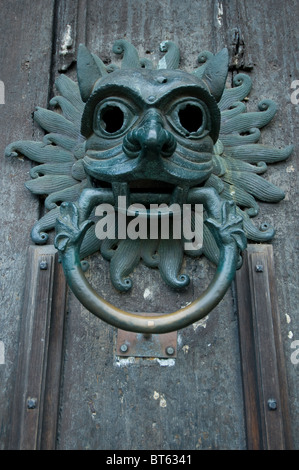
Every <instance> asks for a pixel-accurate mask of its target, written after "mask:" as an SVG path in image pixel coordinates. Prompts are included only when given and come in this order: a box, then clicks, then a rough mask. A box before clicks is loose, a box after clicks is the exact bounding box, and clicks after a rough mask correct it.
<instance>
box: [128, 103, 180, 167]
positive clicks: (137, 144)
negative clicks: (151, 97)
mask: <svg viewBox="0 0 299 470" xmlns="http://www.w3.org/2000/svg"><path fill="white" fill-rule="evenodd" d="M175 148H176V140H175V138H174V136H173V135H172V134H171V133H170V132H169V131H167V130H166V129H164V125H163V119H162V116H161V114H160V113H159V112H158V111H157V110H154V109H151V110H149V111H148V112H147V113H146V115H145V116H144V119H143V120H142V121H141V123H140V124H139V126H138V127H137V128H135V129H133V130H132V131H131V132H129V133H128V134H127V135H126V136H125V138H124V142H123V151H124V152H125V154H126V155H127V156H128V157H130V158H136V157H138V156H140V157H143V158H146V159H149V160H155V159H158V158H160V157H161V156H162V157H170V156H171V155H172V154H173V152H174V151H175Z"/></svg>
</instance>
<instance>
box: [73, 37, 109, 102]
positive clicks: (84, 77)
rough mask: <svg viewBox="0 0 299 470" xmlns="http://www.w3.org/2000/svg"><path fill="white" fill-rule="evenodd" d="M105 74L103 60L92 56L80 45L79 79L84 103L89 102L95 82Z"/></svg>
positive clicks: (78, 60) (78, 59)
mask: <svg viewBox="0 0 299 470" xmlns="http://www.w3.org/2000/svg"><path fill="white" fill-rule="evenodd" d="M105 73H107V72H106V70H105V65H104V64H103V62H102V61H101V59H100V58H99V57H96V56H94V55H93V54H91V53H90V52H89V50H88V49H87V48H86V47H85V46H84V45H83V44H80V45H79V50H78V57H77V78H78V84H79V88H80V93H81V98H82V100H83V101H84V102H86V101H87V100H88V98H89V96H90V94H91V92H92V89H93V86H94V84H95V82H96V81H97V80H98V79H99V78H100V77H102V76H103V75H104V74H105Z"/></svg>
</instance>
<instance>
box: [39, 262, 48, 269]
mask: <svg viewBox="0 0 299 470" xmlns="http://www.w3.org/2000/svg"><path fill="white" fill-rule="evenodd" d="M39 267H40V269H43V270H45V269H48V263H47V261H46V260H42V261H41V262H40V263H39Z"/></svg>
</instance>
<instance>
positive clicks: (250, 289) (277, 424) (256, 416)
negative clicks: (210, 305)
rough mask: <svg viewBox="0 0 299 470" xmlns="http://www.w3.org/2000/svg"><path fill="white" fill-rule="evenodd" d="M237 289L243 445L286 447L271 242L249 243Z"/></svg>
mask: <svg viewBox="0 0 299 470" xmlns="http://www.w3.org/2000/svg"><path fill="white" fill-rule="evenodd" d="M236 287H237V296H238V313H239V331H240V348H241V363H242V374H243V388H244V406H245V417H246V431H247V445H248V448H249V449H254V450H257V449H267V450H274V449H275V450H282V449H289V448H291V447H292V442H291V434H290V421H289V412H288V396H287V395H288V394H287V382H286V376H285V369H284V364H283V353H282V344H281V334H280V323H279V317H278V309H277V299H276V296H275V274H274V263H273V251H272V247H271V246H270V245H269V246H268V245H249V247H248V249H247V252H246V253H245V260H244V266H243V267H242V269H241V270H240V271H239V272H238V273H237V276H236Z"/></svg>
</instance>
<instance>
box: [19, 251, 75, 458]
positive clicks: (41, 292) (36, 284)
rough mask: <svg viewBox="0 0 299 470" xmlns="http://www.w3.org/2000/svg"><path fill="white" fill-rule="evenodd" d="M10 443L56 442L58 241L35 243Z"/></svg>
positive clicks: (60, 315) (60, 304) (61, 301)
mask: <svg viewBox="0 0 299 470" xmlns="http://www.w3.org/2000/svg"><path fill="white" fill-rule="evenodd" d="M28 251H29V254H28V264H27V273H28V276H27V278H26V286H25V298H24V303H23V315H22V325H21V335H20V340H19V362H18V367H17V371H16V385H15V390H14V403H13V408H12V410H13V416H12V431H11V440H10V448H11V449H19V450H38V449H53V448H54V447H55V439H56V431H57V418H58V403H59V386H60V369H61V359H62V358H61V353H62V341H63V326H64V311H65V293H66V289H65V281H64V278H63V275H62V270H61V266H60V265H59V264H58V263H57V254H56V250H54V248H53V246H47V247H43V248H40V247H32V246H31V247H29V250H28Z"/></svg>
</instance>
